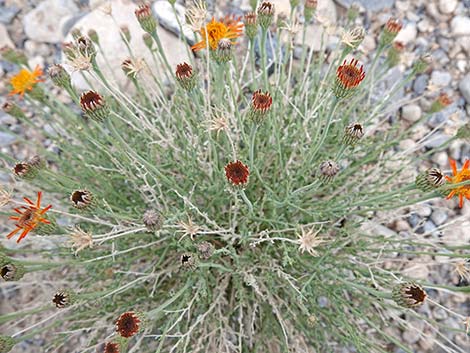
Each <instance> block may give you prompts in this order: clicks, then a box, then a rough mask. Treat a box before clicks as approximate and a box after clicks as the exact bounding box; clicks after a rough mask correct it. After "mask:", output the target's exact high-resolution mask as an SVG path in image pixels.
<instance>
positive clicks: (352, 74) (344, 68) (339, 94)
mask: <svg viewBox="0 0 470 353" xmlns="http://www.w3.org/2000/svg"><path fill="white" fill-rule="evenodd" d="M357 64H358V61H357V60H355V59H351V61H350V62H349V64H348V63H346V60H344V62H343V65H341V66H339V67H338V69H337V70H336V80H335V83H334V85H333V93H334V94H335V96H336V98H338V99H341V98H346V97H349V96H350V95H352V93H353V92H354V90H355V89H356V88H357V86H359V84H360V83H361V82H362V80H364V78H365V76H366V74H365V72H364V70H363V66H362V65H361V67H358V66H357Z"/></svg>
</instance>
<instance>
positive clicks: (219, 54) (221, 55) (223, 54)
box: [211, 38, 233, 64]
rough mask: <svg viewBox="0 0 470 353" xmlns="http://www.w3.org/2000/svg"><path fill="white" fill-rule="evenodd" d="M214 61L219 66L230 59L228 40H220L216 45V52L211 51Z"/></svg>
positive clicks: (230, 52) (230, 47)
mask: <svg viewBox="0 0 470 353" xmlns="http://www.w3.org/2000/svg"><path fill="white" fill-rule="evenodd" d="M211 53H212V54H213V56H214V59H215V61H217V62H218V63H219V64H222V63H226V62H229V61H230V60H231V59H232V55H233V53H232V42H231V41H230V39H227V38H222V39H221V40H220V41H219V43H218V44H217V49H216V51H215V52H214V51H211Z"/></svg>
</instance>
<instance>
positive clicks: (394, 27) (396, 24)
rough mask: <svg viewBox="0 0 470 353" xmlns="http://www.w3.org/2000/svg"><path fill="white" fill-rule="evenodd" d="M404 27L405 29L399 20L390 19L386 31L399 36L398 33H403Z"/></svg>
mask: <svg viewBox="0 0 470 353" xmlns="http://www.w3.org/2000/svg"><path fill="white" fill-rule="evenodd" d="M402 27H403V24H402V23H401V21H400V20H399V19H396V18H390V19H389V20H388V21H387V23H386V24H385V31H387V32H388V33H390V34H394V35H397V34H398V32H400V31H401V29H402Z"/></svg>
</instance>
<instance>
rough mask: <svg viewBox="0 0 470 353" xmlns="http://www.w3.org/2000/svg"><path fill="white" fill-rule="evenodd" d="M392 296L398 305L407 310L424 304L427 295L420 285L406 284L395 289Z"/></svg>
mask: <svg viewBox="0 0 470 353" xmlns="http://www.w3.org/2000/svg"><path fill="white" fill-rule="evenodd" d="M392 296H393V300H394V301H395V302H396V303H397V304H398V305H401V306H404V307H406V308H417V307H418V306H421V305H422V304H423V303H424V301H425V300H426V296H427V294H426V292H425V291H424V289H423V287H421V286H420V285H419V284H417V283H414V282H406V283H402V284H399V285H397V286H396V287H394V288H393V291H392Z"/></svg>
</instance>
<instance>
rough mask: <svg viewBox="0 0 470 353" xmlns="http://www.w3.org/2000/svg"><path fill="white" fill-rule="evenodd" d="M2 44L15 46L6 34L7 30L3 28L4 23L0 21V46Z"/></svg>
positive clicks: (2, 45)
mask: <svg viewBox="0 0 470 353" xmlns="http://www.w3.org/2000/svg"><path fill="white" fill-rule="evenodd" d="M4 46H7V47H10V48H14V47H15V45H14V44H13V42H12V41H11V39H10V36H9V35H8V31H7V29H6V28H5V25H3V24H1V23H0V48H1V47H4Z"/></svg>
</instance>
